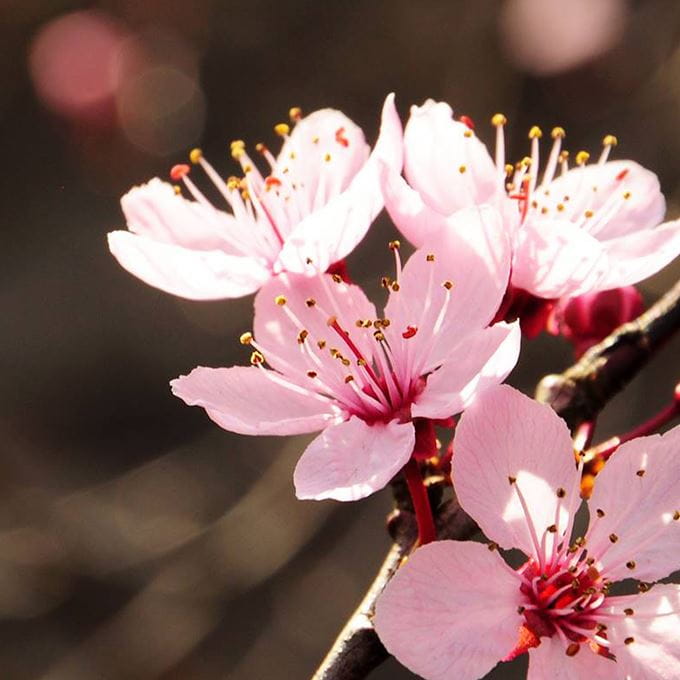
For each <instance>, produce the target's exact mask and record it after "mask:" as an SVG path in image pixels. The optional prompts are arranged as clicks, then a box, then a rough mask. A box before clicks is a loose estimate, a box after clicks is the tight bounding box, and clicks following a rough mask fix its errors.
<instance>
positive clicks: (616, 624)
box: [602, 553, 680, 680]
mask: <svg viewBox="0 0 680 680" xmlns="http://www.w3.org/2000/svg"><path fill="white" fill-rule="evenodd" d="M676 558H677V553H676ZM676 564H677V562H676ZM610 604H611V607H609V606H607V605H610ZM624 609H632V610H633V614H632V615H629V616H625V615H624V616H622V614H623V613H624ZM602 611H610V612H611V613H615V614H617V615H618V617H617V618H615V619H612V620H608V621H606V623H607V638H608V639H609V640H610V641H611V651H612V652H613V653H614V654H615V655H616V661H617V664H618V665H619V666H620V667H621V676H622V677H625V678H635V680H670V678H680V635H679V634H678V631H680V585H677V584H675V583H667V584H658V585H655V586H654V587H653V588H652V589H651V590H650V591H649V592H647V593H643V594H640V595H626V596H622V597H610V598H607V601H606V603H605V606H603V608H602ZM626 641H627V642H626Z"/></svg>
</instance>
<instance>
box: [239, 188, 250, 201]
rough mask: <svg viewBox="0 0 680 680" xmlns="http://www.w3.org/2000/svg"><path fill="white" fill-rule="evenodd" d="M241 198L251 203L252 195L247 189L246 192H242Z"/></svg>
mask: <svg viewBox="0 0 680 680" xmlns="http://www.w3.org/2000/svg"><path fill="white" fill-rule="evenodd" d="M241 198H242V199H243V200H244V201H249V200H250V194H249V193H248V191H247V190H246V189H244V190H243V191H242V192H241Z"/></svg>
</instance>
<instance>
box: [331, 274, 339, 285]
mask: <svg viewBox="0 0 680 680" xmlns="http://www.w3.org/2000/svg"><path fill="white" fill-rule="evenodd" d="M331 278H332V279H333V281H334V282H335V283H342V276H340V274H333V275H332V276H331Z"/></svg>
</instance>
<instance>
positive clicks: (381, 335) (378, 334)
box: [373, 331, 385, 342]
mask: <svg viewBox="0 0 680 680" xmlns="http://www.w3.org/2000/svg"><path fill="white" fill-rule="evenodd" d="M373 337H374V338H375V339H376V340H377V341H378V342H382V341H383V340H384V339H385V335H384V333H383V332H382V331H374V333H373Z"/></svg>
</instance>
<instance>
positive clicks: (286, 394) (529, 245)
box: [109, 95, 680, 680]
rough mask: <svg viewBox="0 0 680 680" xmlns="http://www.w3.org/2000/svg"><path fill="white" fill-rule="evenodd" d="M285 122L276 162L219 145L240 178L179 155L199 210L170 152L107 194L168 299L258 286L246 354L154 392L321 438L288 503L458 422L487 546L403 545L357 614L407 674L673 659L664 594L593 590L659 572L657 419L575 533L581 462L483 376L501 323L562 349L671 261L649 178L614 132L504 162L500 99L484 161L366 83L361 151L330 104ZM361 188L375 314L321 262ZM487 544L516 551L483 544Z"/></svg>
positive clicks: (423, 451)
mask: <svg viewBox="0 0 680 680" xmlns="http://www.w3.org/2000/svg"><path fill="white" fill-rule="evenodd" d="M290 118H291V124H290V125H289V124H287V123H281V124H278V125H277V126H276V127H275V131H276V132H277V134H278V135H280V136H281V138H282V139H283V143H282V146H281V149H280V151H279V153H278V154H277V155H276V156H275V155H274V154H272V152H271V151H270V150H269V149H268V148H267V147H266V146H265V145H263V144H258V145H257V146H256V147H255V149H256V152H257V154H258V156H259V158H258V159H257V160H256V159H254V158H253V157H252V156H251V155H250V154H249V152H248V150H247V145H246V144H245V142H243V141H241V140H237V141H235V142H232V145H231V154H232V157H233V158H234V159H235V160H236V161H237V163H238V164H239V166H240V171H241V172H240V174H239V175H238V176H233V177H229V178H228V179H226V180H224V179H222V177H221V176H220V174H219V173H218V172H217V170H216V169H215V168H214V167H213V165H211V164H210V163H209V162H208V161H207V160H206V159H205V158H204V156H203V154H202V152H201V151H200V150H199V149H195V150H194V151H192V152H191V154H190V161H191V164H192V165H193V166H198V167H200V168H201V170H202V171H203V173H204V174H205V176H206V178H207V180H208V181H209V182H210V183H211V184H212V185H213V186H212V188H211V191H212V192H213V193H214V194H215V195H219V196H221V199H222V200H223V205H224V207H223V208H219V207H216V206H215V205H213V203H212V202H211V201H210V200H209V199H208V198H207V197H206V195H205V194H204V193H203V192H202V191H201V189H200V187H199V184H200V182H199V183H196V182H194V180H193V179H192V173H191V169H192V168H191V165H188V164H187V165H184V164H180V165H176V166H174V167H173V168H172V170H171V179H172V180H173V181H174V182H175V183H176V184H175V185H173V184H170V183H167V182H164V181H162V180H160V179H158V178H154V179H152V180H151V181H150V182H148V183H147V184H145V185H142V186H139V187H135V188H133V189H132V190H131V191H130V192H129V193H128V194H126V195H125V196H124V197H123V199H122V201H121V203H122V208H123V212H124V213H125V217H126V220H127V226H128V230H127V231H115V232H112V233H111V234H109V247H110V249H111V252H112V253H113V255H114V256H115V257H116V259H117V260H118V261H119V262H120V264H121V265H122V266H123V267H124V268H125V269H127V270H128V271H130V272H131V273H132V274H134V275H135V276H137V277H138V278H140V279H142V280H143V281H145V282H146V283H148V284H150V285H152V286H155V287H157V288H160V289H161V290H164V291H166V292H168V293H170V294H173V295H178V296H181V297H185V298H188V299H195V300H208V299H223V298H234V297H240V296H244V295H248V294H251V293H256V296H255V300H254V319H253V325H252V331H246V332H245V333H243V335H242V336H241V338H240V341H241V343H242V344H243V345H245V346H247V347H248V348H249V351H250V352H251V357H250V365H249V366H233V367H229V368H208V367H198V368H196V369H194V370H193V371H192V372H191V373H190V374H189V375H186V376H181V377H179V378H177V379H175V380H173V381H172V383H171V385H172V391H173V393H174V394H175V395H176V396H178V397H179V398H181V399H182V400H184V401H185V402H186V403H187V404H189V405H197V406H201V407H202V408H203V409H205V411H206V413H207V415H208V416H209V417H210V418H211V419H212V420H213V421H214V422H216V423H217V424H218V425H219V426H220V427H223V428H224V429H227V430H229V431H231V432H236V433H240V434H247V435H292V434H300V433H307V432H318V431H320V434H319V435H318V436H317V437H316V438H315V439H314V440H313V441H312V442H311V443H310V444H309V446H308V447H307V448H306V450H305V451H304V453H303V455H302V457H301V458H300V460H299V462H298V464H297V467H296V469H295V473H294V484H295V491H296V494H297V497H298V498H301V499H316V500H321V499H328V498H332V499H336V500H340V501H348V500H357V499H360V498H363V497H365V496H367V495H369V494H371V493H373V492H375V491H377V490H379V489H381V488H383V487H384V486H386V485H387V484H388V483H389V482H390V481H391V480H393V479H394V478H395V477H396V476H397V475H398V474H399V473H400V472H401V471H404V475H405V476H407V470H412V469H413V466H415V469H416V471H417V470H418V465H419V463H420V461H424V460H428V459H433V458H435V459H436V458H438V457H439V458H441V454H440V453H439V452H438V448H437V441H436V438H435V436H434V426H435V425H440V424H442V423H449V422H451V418H452V417H454V416H458V415H459V414H461V413H462V414H463V415H462V416H461V417H460V419H459V422H458V424H457V427H456V433H455V439H454V443H453V451H454V452H455V453H454V455H453V458H452V461H451V470H452V484H453V486H454V488H455V491H456V494H457V496H458V499H459V501H460V503H461V505H462V507H463V508H464V509H465V510H466V511H467V512H468V513H469V514H470V515H471V516H472V517H473V518H474V519H475V520H476V521H477V522H478V524H479V526H480V528H481V529H482V530H483V532H484V534H485V535H486V536H487V537H488V538H489V539H490V540H491V541H492V542H491V543H489V544H488V548H490V549H487V546H482V545H480V544H478V543H471V542H455V541H436V542H433V543H430V544H429V545H422V546H421V547H420V548H418V549H417V550H416V551H415V552H414V554H413V555H412V556H411V557H410V558H409V560H408V561H407V563H406V564H405V565H404V566H403V567H402V568H401V569H400V570H399V571H398V573H397V575H396V576H395V578H394V579H393V580H392V581H391V582H390V584H389V585H388V586H387V588H386V590H385V592H384V593H383V595H382V596H381V598H380V600H379V603H378V607H377V611H376V617H375V626H376V630H377V632H378V634H379V635H380V637H381V639H382V641H383V642H384V644H385V645H386V647H387V649H388V650H389V651H390V652H392V653H393V654H394V655H395V656H396V657H397V658H398V659H400V660H401V661H402V662H403V663H404V664H405V665H407V666H408V667H409V668H411V669H413V670H414V671H416V672H418V673H420V674H422V676H423V677H425V678H428V679H429V678H431V679H433V680H438V679H440V678H441V679H444V678H451V677H456V678H477V677H481V676H482V675H484V673H486V672H488V671H489V670H490V669H491V668H492V667H493V666H494V665H495V664H496V662H497V661H499V660H505V659H511V658H514V657H515V656H517V655H519V654H522V653H525V652H528V653H529V656H530V667H529V677H530V678H548V677H550V678H557V677H564V678H567V677H569V678H571V677H595V678H598V677H602V678H604V677H607V678H609V677H622V678H623V677H631V678H638V677H640V678H642V677H644V678H670V677H680V645H679V643H678V642H677V640H678V636H677V634H676V633H673V632H672V631H673V629H674V628H675V629H676V630H677V627H678V624H679V623H680V587H678V586H675V585H657V586H655V587H654V588H653V589H652V590H651V591H650V592H646V593H645V594H644V595H643V594H640V595H634V596H633V595H628V596H626V595H622V596H614V595H611V594H610V592H609V591H610V588H611V585H612V583H614V582H615V581H618V580H622V579H625V578H628V577H630V576H633V577H636V578H638V579H641V580H642V581H643V582H644V584H645V586H644V588H643V589H644V590H649V586H648V585H647V583H648V582H649V581H654V580H658V579H659V578H663V577H664V576H666V575H668V573H669V572H670V571H672V569H673V568H674V567H677V566H680V562H679V561H678V559H677V554H678V548H680V522H679V521H678V519H680V482H679V480H680V467H679V461H680V456H678V455H677V453H680V450H679V449H680V428H676V429H674V430H672V431H671V432H669V433H667V434H666V435H664V436H663V437H659V436H654V437H646V438H639V439H635V440H633V441H631V442H629V443H627V444H625V445H624V446H622V447H620V449H619V450H618V451H617V453H616V456H614V457H613V458H612V460H611V462H609V463H607V465H606V467H605V468H604V470H603V471H602V472H601V474H600V475H599V476H598V478H597V482H596V485H595V489H594V491H593V494H592V497H591V499H590V507H591V524H590V527H589V529H588V530H587V531H586V532H585V533H584V534H583V536H578V537H576V538H574V537H573V536H572V534H573V533H574V531H575V529H574V527H575V519H574V518H575V515H576V512H577V510H578V508H579V505H580V500H581V499H580V489H581V484H580V479H581V472H582V467H583V462H582V461H579V459H578V456H577V457H576V458H575V457H574V452H573V443H572V439H571V436H570V434H569V432H568V430H567V427H566V425H565V424H564V422H563V421H562V420H560V419H559V418H558V416H557V415H555V414H554V413H553V412H552V411H551V410H550V409H548V408H547V407H545V406H541V405H539V404H537V403H536V402H533V401H532V400H530V399H528V398H527V397H524V396H522V395H520V394H519V393H518V392H516V391H515V390H513V389H512V388H510V387H507V386H502V385H500V383H502V382H503V381H504V380H505V378H506V377H507V376H508V374H509V373H510V371H511V370H512V369H513V367H514V366H515V363H516V362H517V359H518V356H519V352H520V342H521V337H522V332H523V333H524V335H525V336H528V337H532V336H533V335H535V334H536V333H538V332H540V330H542V329H548V330H551V329H552V330H553V331H554V332H561V333H563V335H565V337H568V338H569V339H570V340H571V341H572V342H573V343H574V345H575V347H576V350H577V352H582V351H584V350H585V349H586V348H587V347H588V346H589V345H591V344H593V343H594V342H597V340H599V339H600V338H602V337H604V335H606V334H607V333H608V332H609V331H610V330H612V329H613V328H614V327H615V326H617V325H618V324H619V323H620V322H623V321H626V320H628V319H629V318H632V317H633V316H634V315H636V314H637V313H639V312H640V311H641V303H640V299H639V297H636V296H637V293H636V291H635V290H634V289H632V288H630V287H631V286H632V285H633V284H635V283H637V282H639V281H641V280H642V279H644V278H646V277H648V276H650V275H651V274H653V273H655V272H657V271H658V270H659V269H661V268H662V267H663V266H665V265H666V264H668V263H669V262H670V261H671V260H672V259H673V258H675V257H676V256H677V255H678V253H680V221H679V220H676V221H671V222H667V223H664V224H661V221H662V219H663V217H664V214H665V200H664V197H663V194H662V193H661V190H660V187H659V182H658V180H657V178H656V176H655V175H654V174H653V173H652V172H650V171H648V170H646V169H645V168H643V167H641V166H640V165H638V164H637V163H635V162H633V161H628V160H610V158H609V156H610V153H611V151H612V149H613V147H615V146H616V144H617V140H616V138H615V137H613V136H612V135H607V136H605V137H604V140H603V149H602V152H601V154H600V155H599V158H597V159H596V160H595V161H594V162H592V163H591V162H590V156H589V154H588V153H587V152H585V151H580V152H578V153H577V154H575V156H574V158H573V163H572V165H571V167H570V156H569V154H568V153H567V152H566V151H565V150H564V149H563V142H564V138H565V131H564V130H563V129H562V128H560V127H556V128H554V129H553V130H552V132H551V135H550V136H551V138H552V143H551V146H550V149H549V151H548V154H547V159H546V160H545V162H544V163H543V164H541V155H540V152H541V148H540V140H541V138H542V136H543V133H542V131H541V130H540V129H539V128H538V127H533V128H532V129H531V130H530V131H529V140H530V148H529V155H528V156H526V157H525V158H523V159H521V160H520V161H519V162H517V163H514V164H510V163H507V162H506V158H505V127H506V124H507V121H506V118H505V116H503V115H502V114H496V115H495V116H493V118H492V120H491V122H492V125H493V126H494V127H495V131H496V132H495V134H496V143H495V150H494V152H493V154H491V153H490V152H489V151H488V150H487V147H486V146H485V145H484V143H483V142H482V141H480V139H478V137H477V136H476V133H475V125H474V123H473V121H472V120H471V119H470V118H468V117H467V116H460V117H458V118H457V119H456V118H454V116H453V113H452V111H451V109H450V107H449V106H448V105H447V104H444V103H436V102H433V101H427V102H426V103H425V104H424V105H423V106H420V107H417V106H414V107H412V109H411V113H410V117H409V120H408V122H407V124H406V126H405V127H404V128H403V129H402V124H401V120H400V117H399V115H398V113H397V110H396V107H395V102H394V96H393V95H390V96H388V97H387V99H386V100H385V103H384V106H383V110H382V118H381V127H380V134H379V137H378V139H377V141H376V143H375V145H374V147H373V149H372V150H371V149H370V147H369V145H368V144H367V142H366V140H365V138H364V135H363V133H362V131H361V129H360V128H359V127H358V126H357V125H355V124H354V123H353V122H352V121H351V120H350V119H349V118H347V117H346V116H345V115H344V114H342V113H341V112H339V111H335V110H330V109H325V110H320V111H316V112H314V113H311V114H310V115H307V116H303V115H302V112H301V111H300V110H299V109H291V111H290ZM265 167H266V168H267V169H266V170H264V168H265ZM383 206H384V207H385V208H386V211H387V213H388V214H389V216H390V217H391V219H392V220H393V222H394V224H395V225H396V227H397V228H398V229H399V231H400V232H401V234H403V236H404V237H405V238H406V239H407V240H408V241H409V242H410V243H411V244H412V245H413V246H415V252H414V253H413V254H412V255H411V256H410V257H409V258H408V260H407V261H406V262H402V258H401V245H400V243H399V242H398V241H392V242H390V244H389V247H390V250H391V251H392V253H393V256H394V273H393V274H392V275H390V276H384V277H383V278H382V280H381V284H382V286H383V287H384V288H385V289H386V291H387V294H388V298H387V303H386V304H385V306H384V309H383V311H382V313H378V311H377V310H376V308H375V306H374V305H373V304H372V303H371V301H370V300H369V298H368V297H367V296H366V294H365V293H364V292H363V290H362V289H361V288H360V287H359V286H358V285H355V284H353V283H352V282H351V280H350V278H349V275H348V274H347V272H346V269H345V266H344V258H345V257H346V256H347V255H348V254H350V253H351V252H352V250H353V249H354V248H355V247H356V246H357V245H358V244H359V243H360V242H361V240H362V239H363V237H364V236H365V234H366V233H367V231H368V229H369V227H370V226H371V223H372V222H373V221H374V219H375V218H376V216H377V215H378V213H379V212H380V211H381V210H382V208H383ZM593 309H597V310H604V312H603V311H598V312H597V313H596V314H595V315H593V314H592V310H593ZM607 312H610V313H608V314H607ZM589 313H590V315H589ZM603 314H604V316H605V317H606V321H603V320H602V316H603ZM674 452H675V454H676V455H675V456H674V455H673V453H674ZM409 479H410V480H411V482H412V481H413V478H412V475H411V477H409ZM409 488H411V487H410V483H409ZM413 493H414V492H413V490H412V494H413ZM413 500H414V505H415V506H416V511H417V512H418V511H419V508H418V507H417V506H418V503H417V498H416V496H415V495H414V499H413ZM420 510H422V508H420ZM427 510H428V511H429V508H427ZM430 521H431V520H430ZM421 528H422V527H421ZM432 538H434V536H433V535H432V536H429V537H428V538H427V539H426V540H425V539H424V535H423V533H422V532H421V541H420V542H421V544H424V543H427V542H429V540H430V539H432ZM510 548H518V549H519V550H520V551H522V553H523V554H524V556H525V561H524V563H523V564H522V565H521V566H520V567H519V568H513V567H511V566H509V563H508V562H507V561H506V559H505V557H504V556H503V555H502V554H501V552H500V551H499V549H510ZM579 652H580V653H579Z"/></svg>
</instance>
